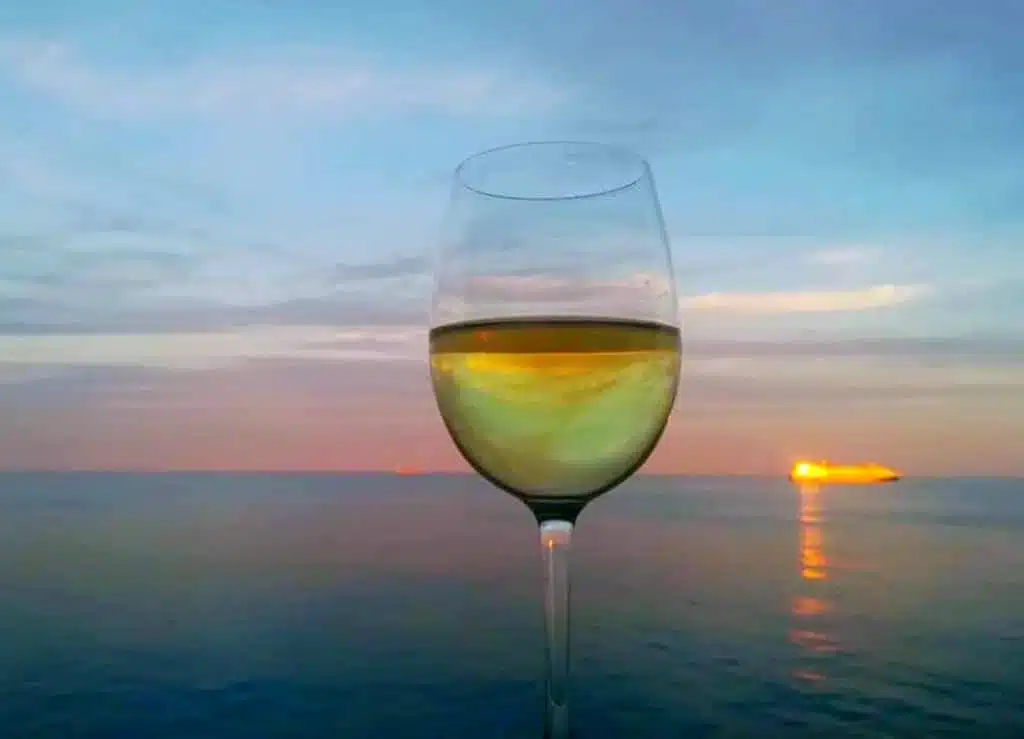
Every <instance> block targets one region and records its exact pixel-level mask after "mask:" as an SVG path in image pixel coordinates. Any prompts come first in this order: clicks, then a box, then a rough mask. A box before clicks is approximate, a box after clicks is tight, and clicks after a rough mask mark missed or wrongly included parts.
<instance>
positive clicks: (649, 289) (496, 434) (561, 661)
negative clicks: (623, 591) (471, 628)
mask: <svg viewBox="0 0 1024 739" xmlns="http://www.w3.org/2000/svg"><path fill="white" fill-rule="evenodd" d="M454 180H455V181H454V187H453V191H452V196H451V200H450V203H449V206H448V212H447V218H446V220H445V224H444V229H443V237H442V241H441V247H440V251H439V261H438V264H437V266H436V273H435V290H434V299H433V307H432V316H431V330H430V369H431V379H432V382H433V389H434V397H435V399H436V401H437V405H438V408H439V411H440V414H441V417H442V419H443V420H444V424H445V426H446V427H447V429H448V432H449V434H450V435H451V438H452V440H453V441H454V442H455V445H456V446H457V447H458V449H459V451H460V452H461V454H462V456H463V457H464V458H465V459H466V461H467V462H468V463H469V464H470V465H471V466H472V467H473V468H474V469H475V470H476V471H477V472H478V473H479V474H480V475H482V476H483V477H484V478H486V479H487V480H489V481H490V482H491V483H493V484H494V485H495V486H496V487H498V488H500V489H501V490H504V491H505V492H507V493H511V494H512V495H514V496H515V497H516V498H518V499H519V500H520V501H522V502H523V503H525V504H526V506H527V507H528V508H529V509H530V510H531V511H532V512H533V514H534V516H535V517H536V519H537V523H538V524H539V526H540V538H541V545H542V550H543V556H544V559H545V564H546V599H545V605H546V608H545V611H546V619H545V624H546V632H547V691H546V692H547V711H546V720H545V736H546V737H548V738H549V739H562V738H563V737H566V736H568V709H567V682H568V672H569V569H568V566H569V562H568V555H569V550H570V544H571V539H572V532H573V526H574V524H575V522H576V519H577V517H578V516H579V514H580V512H581V511H582V510H583V508H584V507H585V506H586V505H587V504H588V503H590V502H591V501H593V500H594V499H595V498H597V497H598V496H599V495H601V494H603V493H606V492H608V491H609V490H611V489H612V488H614V487H616V486H617V485H619V484H620V483H622V482H623V481H625V480H626V479H628V478H629V477H630V476H631V475H632V474H633V473H634V472H636V470H637V469H638V468H639V467H640V466H641V465H642V464H643V463H644V461H645V460H646V459H647V457H648V456H649V455H650V453H651V452H652V451H653V450H654V447H655V446H656V445H657V443H658V440H659V438H660V437H661V434H662V432H663V430H664V428H665V425H666V423H667V422H668V417H669V413H670V412H671V409H672V406H673V403H674V401H675V396H676V387H677V385H678V381H679V354H680V337H679V325H678V311H679V308H678V300H677V297H676V290H675V280H674V275H673V269H672V257H671V254H670V252H669V245H668V237H667V234H666V232H665V225H664V221H663V219H662V215H661V208H660V206H659V203H658V197H657V193H656V190H655V185H654V180H653V177H652V175H651V170H650V167H649V166H648V164H647V162H646V161H645V160H644V159H642V158H641V157H639V156H637V155H636V154H634V153H632V152H630V151H628V150H625V149H622V148H619V147H617V146H612V145H606V144H597V143H587V142H572V141H547V142H531V143H523V144H513V145H511V146H504V147H501V148H498V149H491V150H489V151H485V152H482V153H479V154H476V155H474V156H472V157H470V158H469V159H466V160H465V161H464V162H462V163H461V164H460V165H459V166H458V168H457V169H456V170H455V178H454Z"/></svg>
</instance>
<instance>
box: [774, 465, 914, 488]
mask: <svg viewBox="0 0 1024 739" xmlns="http://www.w3.org/2000/svg"><path fill="white" fill-rule="evenodd" d="M901 477H902V475H900V473H899V472H897V471H896V470H894V469H890V468H889V467H884V466H882V465H880V464H875V463H874V462H868V463H867V464H850V465H845V464H843V465H833V464H830V463H829V462H825V461H822V462H797V463H796V464H795V465H793V469H792V470H791V471H790V473H789V479H790V480H791V481H793V482H805V483H806V482H814V483H821V484H825V483H832V484H835V485H872V484H875V483H879V482H896V481H897V480H899V479H900V478H901Z"/></svg>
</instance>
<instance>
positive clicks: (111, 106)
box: [0, 39, 563, 121]
mask: <svg viewBox="0 0 1024 739" xmlns="http://www.w3.org/2000/svg"><path fill="white" fill-rule="evenodd" d="M0 65H2V66H0V70H3V71H6V73H7V74H8V75H9V76H10V77H11V78H12V79H13V80H14V81H15V82H17V83H18V84H20V85H21V86H23V87H24V88H26V89H28V90H31V91H33V92H35V93H38V94H40V95H43V96H46V97H48V98H50V99H52V100H54V101H57V102H59V103H62V104H65V105H69V106H72V107H75V108H78V109H80V110H85V111H88V112H90V113H92V114H94V115H97V116H101V117H118V118H129V119H146V118H161V117H182V116H183V117H215V118H221V117H228V118H230V119H232V120H238V119H242V118H246V117H250V116H254V115H255V116H262V117H270V118H280V117H287V118H289V119H293V120H301V119H302V118H304V117H306V116H309V115H316V116H319V117H326V118H328V119H331V120H335V121H337V120H340V119H348V118H354V117H355V118H361V117H365V116H375V115H379V114H388V113H393V112H401V113H408V112H410V111H423V112H435V113H440V114H446V115H470V116H488V115H504V114H510V113H511V114H516V115H522V114H524V113H529V112H531V111H532V112H545V111H548V110H550V109H552V108H553V107H555V106H557V105H558V104H559V103H560V102H561V100H562V98H563V94H562V93H561V92H560V91H558V90H555V89H554V88H553V87H551V86H550V85H548V84H546V83H544V82H543V81H539V80H536V79H532V80H531V79H530V78H529V76H528V75H527V74H524V73H523V72H522V71H521V70H517V71H516V72H512V71H510V70H507V69H505V68H501V67H495V68H492V69H488V68H487V67H485V66H480V67H477V68H472V69H467V68H458V67H452V66H445V65H434V66H429V65H426V64H424V65H418V66H416V67H412V68H404V69H395V68H389V67H387V66H384V65H382V64H380V63H377V62H374V61H369V60H367V59H365V58H364V59H355V60H353V59H352V58H351V57H342V56H340V55H339V54H337V53H334V52H329V51H327V50H325V49H315V48H306V47H292V48H272V49H264V50H259V51H252V52H249V53H246V54H239V55H236V56H234V57H227V56H225V55H223V54H221V55H213V56H209V57H207V58H202V59H193V60H191V61H188V62H186V63H185V64H182V65H179V66H175V67H155V66H147V65H135V66H133V67H128V66H127V65H126V66H122V67H120V68H118V69H115V68H113V67H106V66H103V65H101V64H98V63H95V62H93V61H92V60H90V59H88V58H87V57H86V56H84V55H83V54H82V53H81V51H80V50H79V49H77V48H75V47H74V46H72V45H69V44H65V43H61V42H56V41H38V40H34V39H7V40H5V41H2V42H0ZM126 69H130V71H125V70H126Z"/></svg>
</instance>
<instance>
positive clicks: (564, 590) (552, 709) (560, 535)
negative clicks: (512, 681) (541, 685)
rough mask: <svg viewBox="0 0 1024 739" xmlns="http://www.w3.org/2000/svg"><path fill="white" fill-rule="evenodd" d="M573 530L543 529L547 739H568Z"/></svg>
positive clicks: (549, 524) (553, 525)
mask: <svg viewBox="0 0 1024 739" xmlns="http://www.w3.org/2000/svg"><path fill="white" fill-rule="evenodd" d="M572 529H573V525H572V524H571V523H569V522H568V521H544V522H543V523H541V525H540V543H541V547H542V548H543V550H544V570H545V573H544V574H545V578H544V580H545V583H544V616H545V618H544V623H545V627H546V631H547V685H546V690H545V693H546V700H547V709H546V711H545V718H544V739H566V738H567V737H568V736H569V700H568V698H569V696H568V688H569V551H570V549H571V546H572Z"/></svg>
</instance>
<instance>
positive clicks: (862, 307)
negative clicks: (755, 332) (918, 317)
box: [683, 285, 932, 314]
mask: <svg viewBox="0 0 1024 739" xmlns="http://www.w3.org/2000/svg"><path fill="white" fill-rule="evenodd" d="M931 293H932V289H931V288H930V287H929V286H927V285H877V286H873V287H868V288H863V289H860V290H834V291H798V292H765V293H707V294H705V295H695V296H693V297H690V298H686V299H685V300H684V302H683V305H684V307H685V308H689V309H693V310H696V311H715V312H723V313H748V314H772V313H837V312H850V311H867V310H877V309H879V308H892V307H895V306H898V305H903V304H905V303H909V302H912V301H916V300H920V299H922V298H925V297H927V296H928V295H930V294H931Z"/></svg>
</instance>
